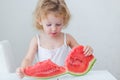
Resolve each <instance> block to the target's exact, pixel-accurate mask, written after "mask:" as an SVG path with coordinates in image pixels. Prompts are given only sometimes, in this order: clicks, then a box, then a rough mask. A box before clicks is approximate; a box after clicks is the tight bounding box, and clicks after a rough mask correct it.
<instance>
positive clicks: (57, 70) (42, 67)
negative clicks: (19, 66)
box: [24, 59, 66, 79]
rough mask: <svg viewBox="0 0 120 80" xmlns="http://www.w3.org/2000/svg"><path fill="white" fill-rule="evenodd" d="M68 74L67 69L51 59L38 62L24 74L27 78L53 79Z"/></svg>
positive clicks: (27, 68)
mask: <svg viewBox="0 0 120 80" xmlns="http://www.w3.org/2000/svg"><path fill="white" fill-rule="evenodd" d="M65 72H66V69H65V68H64V67H62V66H58V65H57V64H55V63H53V62H52V61H51V60H50V59H48V60H44V61H42V62H38V63H36V64H35V65H33V66H29V67H26V68H25V70H24V73H25V75H26V76H30V77H35V78H41V79H45V78H52V77H56V76H59V75H62V74H64V73H65Z"/></svg>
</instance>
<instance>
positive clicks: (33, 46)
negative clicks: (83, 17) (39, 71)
mask: <svg viewBox="0 0 120 80" xmlns="http://www.w3.org/2000/svg"><path fill="white" fill-rule="evenodd" d="M34 14H35V25H36V28H37V29H38V30H40V34H38V35H36V36H34V37H33V38H32V40H31V43H30V46H29V50H28V53H27V55H26V57H25V58H24V59H23V62H22V64H21V66H20V67H19V68H18V69H17V70H16V72H17V74H18V76H19V77H20V78H23V77H24V72H23V70H24V68H25V67H27V66H30V65H31V64H32V62H33V60H34V59H35V56H36V58H37V61H43V60H45V59H51V60H52V61H53V62H55V63H56V64H58V65H62V66H63V65H64V61H65V58H66V56H67V55H68V53H69V48H73V47H75V46H78V45H79V44H78V43H77V42H76V40H75V39H74V38H73V37H72V36H71V35H70V34H68V33H63V32H61V30H62V29H63V28H65V27H66V26H67V24H68V22H69V19H70V13H69V10H68V8H67V6H66V3H65V1H64V0H39V1H38V4H37V7H36V10H35V13H34ZM84 53H85V54H86V56H87V55H90V54H91V53H93V49H92V48H91V47H90V46H84Z"/></svg>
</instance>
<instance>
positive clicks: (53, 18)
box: [43, 14, 63, 22]
mask: <svg viewBox="0 0 120 80" xmlns="http://www.w3.org/2000/svg"><path fill="white" fill-rule="evenodd" d="M43 20H45V21H47V22H52V21H53V22H63V16H60V15H58V16H56V15H54V14H48V15H46V16H45V17H44V18H43Z"/></svg>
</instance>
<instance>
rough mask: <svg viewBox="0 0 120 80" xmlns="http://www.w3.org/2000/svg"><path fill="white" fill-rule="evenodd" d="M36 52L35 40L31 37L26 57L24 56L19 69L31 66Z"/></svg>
mask: <svg viewBox="0 0 120 80" xmlns="http://www.w3.org/2000/svg"><path fill="white" fill-rule="evenodd" d="M36 52H37V39H36V37H33V38H32V40H31V42H30V45H29V49H28V52H27V55H26V56H25V58H24V59H23V61H22V64H21V67H23V68H25V67H27V66H29V65H31V64H32V62H33V60H34V57H35V54H36Z"/></svg>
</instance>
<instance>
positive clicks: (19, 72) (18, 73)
mask: <svg viewBox="0 0 120 80" xmlns="http://www.w3.org/2000/svg"><path fill="white" fill-rule="evenodd" d="M16 74H17V75H18V77H19V78H21V79H22V78H23V77H24V69H23V68H17V69H16Z"/></svg>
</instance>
